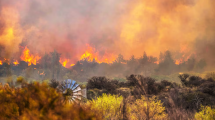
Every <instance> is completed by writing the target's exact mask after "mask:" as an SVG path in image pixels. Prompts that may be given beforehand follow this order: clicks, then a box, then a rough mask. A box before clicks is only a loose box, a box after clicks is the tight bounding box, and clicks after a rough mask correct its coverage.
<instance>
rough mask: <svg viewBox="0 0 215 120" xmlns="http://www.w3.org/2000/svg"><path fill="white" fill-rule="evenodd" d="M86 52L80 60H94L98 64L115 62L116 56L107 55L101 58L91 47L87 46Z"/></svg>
mask: <svg viewBox="0 0 215 120" xmlns="http://www.w3.org/2000/svg"><path fill="white" fill-rule="evenodd" d="M87 48H88V49H87V50H86V52H85V53H84V54H83V55H81V57H80V60H87V61H90V62H92V61H93V60H94V61H95V62H98V63H112V62H113V61H115V59H116V56H114V55H113V54H109V53H105V54H104V55H103V56H100V55H99V53H98V52H96V50H95V48H93V47H91V46H89V45H88V44H87Z"/></svg>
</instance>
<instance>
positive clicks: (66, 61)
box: [59, 59, 69, 67]
mask: <svg viewBox="0 0 215 120" xmlns="http://www.w3.org/2000/svg"><path fill="white" fill-rule="evenodd" d="M59 62H60V63H61V64H62V66H64V67H66V65H67V63H68V62H69V59H66V60H64V61H62V60H61V59H60V61H59Z"/></svg>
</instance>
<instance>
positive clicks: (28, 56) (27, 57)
mask: <svg viewBox="0 0 215 120" xmlns="http://www.w3.org/2000/svg"><path fill="white" fill-rule="evenodd" d="M40 59H41V57H40V56H37V55H36V56H34V55H31V54H30V50H29V49H28V48H27V47H25V49H24V52H23V55H22V56H21V60H23V61H25V62H28V66H30V65H31V64H34V65H36V64H37V62H38V60H40Z"/></svg>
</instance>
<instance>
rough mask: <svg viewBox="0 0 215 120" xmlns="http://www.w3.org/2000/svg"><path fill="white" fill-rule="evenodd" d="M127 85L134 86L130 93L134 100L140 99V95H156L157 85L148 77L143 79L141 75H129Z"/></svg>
mask: <svg viewBox="0 0 215 120" xmlns="http://www.w3.org/2000/svg"><path fill="white" fill-rule="evenodd" d="M127 80H128V81H129V83H128V84H130V85H134V89H133V91H132V92H131V93H132V94H133V95H134V96H136V98H140V97H141V95H145V94H149V95H151V94H157V93H158V85H157V84H156V83H155V80H154V79H153V78H150V77H144V76H142V75H130V76H129V77H127Z"/></svg>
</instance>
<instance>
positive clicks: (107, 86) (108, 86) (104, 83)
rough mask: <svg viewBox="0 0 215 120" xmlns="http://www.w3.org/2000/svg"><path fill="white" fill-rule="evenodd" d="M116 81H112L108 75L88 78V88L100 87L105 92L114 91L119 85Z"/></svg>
mask: <svg viewBox="0 0 215 120" xmlns="http://www.w3.org/2000/svg"><path fill="white" fill-rule="evenodd" d="M116 84H117V83H116V81H113V82H112V81H110V80H109V79H107V78H106V77H92V78H91V79H89V80H88V83H87V89H95V88H97V89H99V90H103V91H104V92H105V93H106V92H107V93H114V92H115V90H116V88H117V85H116Z"/></svg>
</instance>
